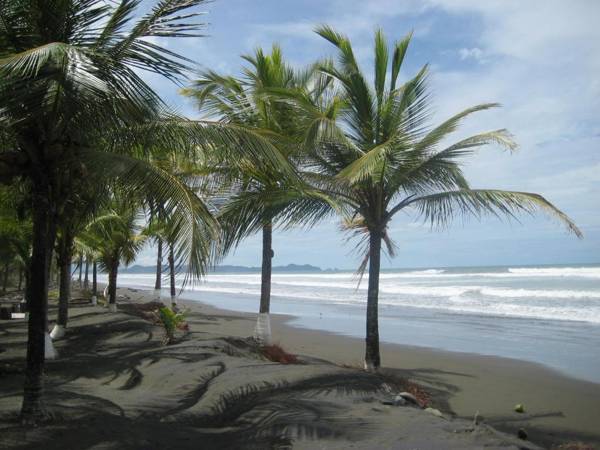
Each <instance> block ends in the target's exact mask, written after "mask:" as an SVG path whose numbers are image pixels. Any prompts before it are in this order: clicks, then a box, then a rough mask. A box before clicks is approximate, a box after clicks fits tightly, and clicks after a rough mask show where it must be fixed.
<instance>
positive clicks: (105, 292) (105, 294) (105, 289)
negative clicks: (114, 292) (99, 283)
mask: <svg viewBox="0 0 600 450" xmlns="http://www.w3.org/2000/svg"><path fill="white" fill-rule="evenodd" d="M102 295H103V296H104V300H106V301H107V302H108V286H106V287H105V288H104V292H102Z"/></svg>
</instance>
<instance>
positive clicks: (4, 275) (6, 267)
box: [2, 262, 10, 293]
mask: <svg viewBox="0 0 600 450" xmlns="http://www.w3.org/2000/svg"><path fill="white" fill-rule="evenodd" d="M8 272H10V264H9V263H8V262H7V263H5V264H4V272H3V273H2V293H5V292H6V290H7V289H8Z"/></svg>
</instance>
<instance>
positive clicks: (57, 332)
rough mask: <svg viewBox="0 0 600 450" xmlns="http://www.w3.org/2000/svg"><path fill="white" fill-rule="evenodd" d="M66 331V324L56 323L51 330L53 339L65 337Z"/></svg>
mask: <svg viewBox="0 0 600 450" xmlns="http://www.w3.org/2000/svg"><path fill="white" fill-rule="evenodd" d="M65 333H66V330H65V327H64V325H59V324H55V325H54V328H52V331H51V332H50V338H51V339H52V340H53V341H55V340H57V339H60V338H61V337H63V336H64V335H65Z"/></svg>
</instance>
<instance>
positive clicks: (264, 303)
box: [259, 223, 274, 314]
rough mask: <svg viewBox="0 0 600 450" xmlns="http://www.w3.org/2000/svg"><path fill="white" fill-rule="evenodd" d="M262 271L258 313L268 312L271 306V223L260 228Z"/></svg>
mask: <svg viewBox="0 0 600 450" xmlns="http://www.w3.org/2000/svg"><path fill="white" fill-rule="evenodd" d="M262 238H263V240H262V272H261V280H260V309H259V312H260V313H267V314H268V313H269V310H270V308H271V270H272V260H273V256H274V255H273V248H272V242H273V227H272V225H271V223H268V224H267V225H265V226H263V229H262Z"/></svg>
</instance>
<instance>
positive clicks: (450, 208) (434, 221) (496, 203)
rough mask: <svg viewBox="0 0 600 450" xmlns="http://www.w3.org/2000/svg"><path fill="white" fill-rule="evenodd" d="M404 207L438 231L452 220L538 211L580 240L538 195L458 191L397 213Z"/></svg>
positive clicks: (412, 201) (422, 199)
mask: <svg viewBox="0 0 600 450" xmlns="http://www.w3.org/2000/svg"><path fill="white" fill-rule="evenodd" d="M408 206H412V207H414V208H416V209H417V211H418V212H419V214H420V215H421V216H422V217H423V219H425V220H427V221H428V222H429V223H430V224H431V225H432V226H441V227H443V226H445V225H447V224H448V222H449V221H450V220H452V219H453V218H455V217H456V216H462V217H468V216H474V217H476V218H479V217H481V216H482V215H484V214H491V215H493V216H495V217H498V218H501V217H502V216H504V217H510V218H514V219H517V218H518V217H517V216H518V214H522V213H525V214H533V213H535V212H536V211H542V212H544V213H546V214H548V215H549V216H550V217H553V218H555V219H557V220H558V221H559V222H561V223H562V224H564V225H565V226H566V228H567V230H568V231H569V232H570V233H573V234H575V235H576V236H577V237H579V238H582V237H583V233H582V232H581V230H580V229H579V228H578V227H577V225H575V223H574V222H573V221H572V220H571V219H570V218H569V217H568V216H567V215H566V214H565V213H564V212H562V211H561V210H559V209H558V208H556V207H555V206H554V205H553V204H552V203H550V202H549V201H548V200H546V199H545V198H544V197H542V196H541V195H539V194H533V193H529V192H515V191H501V190H494V189H462V190H457V191H449V192H440V193H437V194H431V195H425V196H422V197H416V198H412V199H410V200H408V201H407V202H405V203H404V204H403V205H402V207H401V208H399V209H397V210H400V209H403V208H405V207H408ZM397 210H396V211H397ZM396 211H394V212H396Z"/></svg>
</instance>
